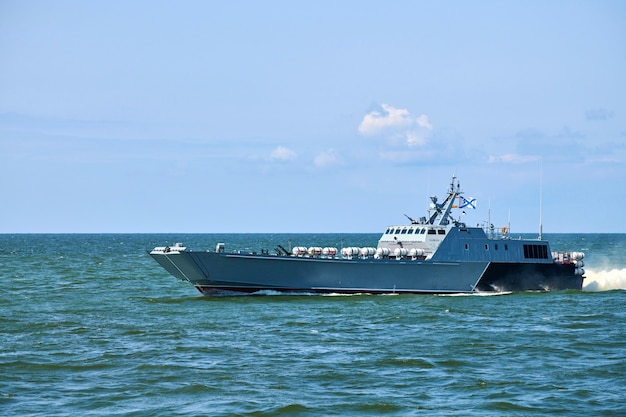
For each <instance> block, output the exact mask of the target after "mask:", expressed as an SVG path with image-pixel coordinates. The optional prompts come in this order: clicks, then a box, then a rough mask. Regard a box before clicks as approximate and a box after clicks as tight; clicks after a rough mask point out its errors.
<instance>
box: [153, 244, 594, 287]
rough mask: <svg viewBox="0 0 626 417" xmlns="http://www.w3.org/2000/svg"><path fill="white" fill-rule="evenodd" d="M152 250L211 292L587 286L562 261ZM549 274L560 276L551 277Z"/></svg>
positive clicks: (171, 269)
mask: <svg viewBox="0 0 626 417" xmlns="http://www.w3.org/2000/svg"><path fill="white" fill-rule="evenodd" d="M151 256H152V257H153V258H154V259H155V260H156V261H157V262H158V263H159V264H160V265H161V266H162V267H164V268H165V269H166V270H167V271H168V272H169V273H170V274H172V275H174V276H175V277H177V278H179V279H182V280H185V281H188V282H190V283H191V284H192V285H194V286H195V287H196V288H197V289H198V290H199V291H200V292H202V293H203V294H207V295H213V294H237V293H255V292H260V291H278V292H286V293H294V292H303V293H344V294H353V293H372V294H380V293H427V294H450V293H470V292H475V291H525V290H547V289H550V290H560V289H568V288H577V289H580V287H582V279H580V278H576V277H575V276H574V275H573V271H571V274H570V271H568V270H565V269H563V268H561V269H559V268H558V267H559V266H561V267H562V265H554V264H546V265H536V264H535V265H524V264H510V263H509V264H494V263H490V262H433V261H427V260H422V261H420V260H410V259H402V260H395V259H361V258H355V259H340V258H315V257H296V256H275V255H256V254H227V253H218V252H194V251H182V252H175V253H151ZM520 274H521V275H520ZM568 274H569V275H571V277H570V278H572V279H569V278H568V276H569V275H568ZM550 276H554V277H561V278H560V279H554V278H552V279H551V280H550V279H548V278H549V277H550ZM574 281H576V282H574ZM578 281H580V282H578Z"/></svg>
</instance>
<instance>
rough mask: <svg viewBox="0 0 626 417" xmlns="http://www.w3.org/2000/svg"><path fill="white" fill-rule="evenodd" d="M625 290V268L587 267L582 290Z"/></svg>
mask: <svg viewBox="0 0 626 417" xmlns="http://www.w3.org/2000/svg"><path fill="white" fill-rule="evenodd" d="M610 290H626V268H622V269H610V270H601V271H593V270H589V269H587V271H586V273H585V281H584V285H583V291H594V292H595V291H610Z"/></svg>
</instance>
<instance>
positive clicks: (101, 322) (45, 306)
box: [0, 234, 626, 417]
mask: <svg viewBox="0 0 626 417" xmlns="http://www.w3.org/2000/svg"><path fill="white" fill-rule="evenodd" d="M378 237H379V235H378V234H343V235H342V234H318V235H311V234H291V235H290V234H238V235H217V234H213V235H211V234H196V235H185V234H94V235H89V234H47V235H36V234H32V235H31V234H17V235H7V234H5V235H0V271H1V272H0V274H1V275H0V276H1V277H2V279H1V280H0V291H1V292H0V311H1V312H2V314H1V315H0V415H2V416H72V417H74V416H379V415H387V416H422V415H424V416H460V415H463V416H532V415H537V416H544V415H564V416H625V415H626V291H625V289H626V262H625V260H624V259H625V258H626V235H625V234H563V235H556V234H554V235H549V234H546V235H544V238H547V239H549V240H550V241H551V245H552V249H553V250H568V251H573V250H576V251H581V250H582V251H584V252H585V254H586V257H585V264H586V265H585V269H586V271H587V273H586V276H587V279H586V281H585V288H584V290H583V291H560V292H548V293H544V292H527V293H509V294H500V295H469V296H468V295H466V296H434V295H367V294H363V295H353V296H339V295H335V296H333V295H326V296H320V295H285V294H275V293H272V294H263V295H253V296H244V297H205V296H202V295H200V293H198V292H197V291H196V290H195V288H193V287H192V286H191V285H189V284H188V283H184V282H182V281H179V280H176V279H175V278H173V277H171V276H169V275H168V274H167V273H166V272H165V271H164V270H163V269H161V267H159V266H158V265H157V264H156V262H154V261H153V260H152V259H151V258H150V257H149V256H148V254H147V251H148V250H150V249H152V248H153V247H155V246H164V245H171V244H173V243H175V242H182V243H184V244H185V245H186V246H188V247H190V248H194V249H208V248H214V247H215V244H216V243H217V242H224V243H226V249H227V250H231V249H232V250H235V249H254V250H259V249H261V248H267V249H270V250H271V249H273V248H274V247H275V246H276V244H282V245H283V246H287V245H289V244H292V245H294V246H295V245H302V246H310V245H315V246H330V245H332V246H337V247H340V246H375V244H376V241H377V239H378Z"/></svg>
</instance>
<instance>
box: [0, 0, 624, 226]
mask: <svg viewBox="0 0 626 417" xmlns="http://www.w3.org/2000/svg"><path fill="white" fill-rule="evenodd" d="M0 56H1V57H2V58H1V59H2V63H1V65H0V146H1V147H2V148H1V149H2V150H1V151H0V175H1V176H2V204H1V205H0V233H17V232H201V233H204V232H379V231H380V232H382V231H383V230H384V228H385V227H386V226H387V225H388V224H397V223H403V222H404V221H405V220H406V219H405V218H404V213H407V214H409V215H410V216H412V217H415V218H417V217H420V216H422V215H425V210H426V209H427V208H428V203H429V201H428V198H427V197H428V196H429V195H434V194H436V195H439V196H440V197H443V194H444V193H445V190H446V188H447V185H448V183H449V181H450V177H451V176H452V175H453V174H455V175H457V176H458V177H459V178H460V181H461V185H462V186H463V188H464V190H465V192H466V195H467V196H471V197H475V198H477V201H478V209H477V210H473V211H472V212H471V213H468V214H467V215H466V217H465V219H466V221H467V222H468V223H482V222H484V221H486V220H487V219H488V216H489V213H488V208H489V207H491V210H490V211H491V220H492V222H493V223H494V224H495V225H496V226H498V227H499V226H501V225H504V224H506V223H507V222H508V217H509V213H510V217H511V229H512V231H514V232H515V231H517V232H534V231H536V230H538V224H539V200H540V188H541V187H540V183H541V181H540V177H541V175H540V172H541V167H543V182H542V184H543V186H542V188H543V231H544V233H549V232H626V220H624V217H623V215H622V212H623V207H625V206H626V196H625V194H626V193H624V192H623V191H622V186H623V184H625V183H626V3H624V2H622V1H525V2H506V1H482V2H481V1H475V2H462V1H458V2H456V1H447V2H422V1H392V2H380V1H376V2H370V1H344V2H335V1H333V2H328V1H315V2H294V1H284V2H283V1H265V2H254V1H232V2H209V1H177V2H159V1H141V0H137V1H131V2H122V1H88V2H84V1H62V0H61V1H54V2H51V1H7V0H4V1H1V2H0Z"/></svg>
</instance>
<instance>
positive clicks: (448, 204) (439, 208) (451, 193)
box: [427, 175, 463, 226]
mask: <svg viewBox="0 0 626 417" xmlns="http://www.w3.org/2000/svg"><path fill="white" fill-rule="evenodd" d="M461 194H463V191H461V184H459V182H458V181H457V180H456V176H455V175H453V176H452V181H450V188H449V189H448V195H447V196H446V199H445V200H444V201H443V203H441V204H438V203H437V197H436V196H432V197H430V200H431V201H432V204H431V205H430V206H431V210H434V213H433V214H431V215H430V217H429V218H428V222H427V223H428V224H433V225H439V226H445V225H447V224H448V223H449V221H448V217H450V210H452V206H454V202H455V200H456V198H457V197H458V196H460V195H461ZM431 210H429V211H431ZM437 218H439V220H437Z"/></svg>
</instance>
